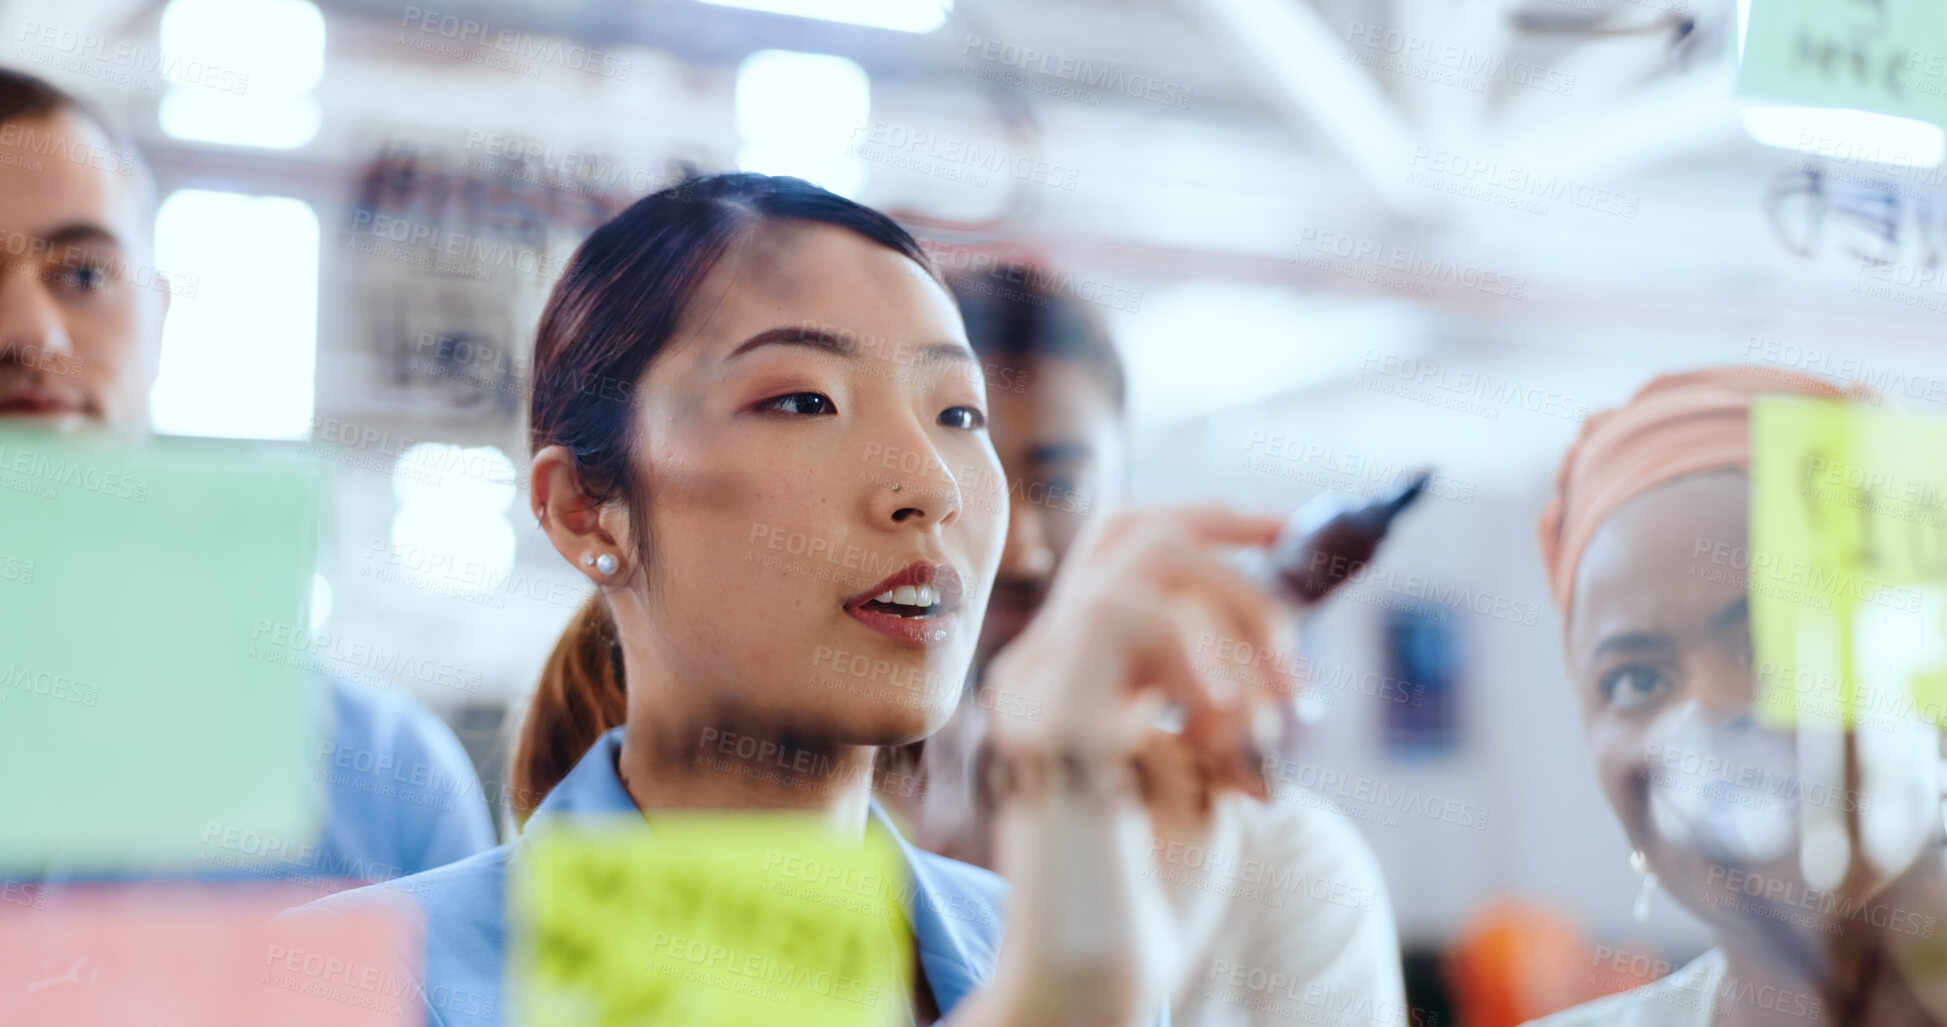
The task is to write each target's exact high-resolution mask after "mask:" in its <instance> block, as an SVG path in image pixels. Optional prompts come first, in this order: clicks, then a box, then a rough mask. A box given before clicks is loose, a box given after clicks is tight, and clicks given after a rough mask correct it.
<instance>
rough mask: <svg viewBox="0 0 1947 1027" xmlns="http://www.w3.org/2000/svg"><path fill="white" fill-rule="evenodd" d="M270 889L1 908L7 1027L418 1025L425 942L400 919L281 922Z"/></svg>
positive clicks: (280, 894) (365, 912)
mask: <svg viewBox="0 0 1947 1027" xmlns="http://www.w3.org/2000/svg"><path fill="white" fill-rule="evenodd" d="M315 897H316V895H315V893H312V892H308V891H303V890H300V889H287V888H274V887H265V886H261V885H238V886H234V887H230V888H221V887H214V886H209V885H194V886H183V885H153V884H152V885H143V886H137V887H115V888H97V889H88V890H75V889H57V891H56V894H54V895H53V896H52V898H51V900H50V901H49V902H48V903H46V904H45V905H44V906H41V907H38V908H32V909H28V908H21V907H0V1023H8V1024H61V1025H63V1027H109V1025H114V1027H126V1025H128V1024H142V1025H144V1027H151V1025H154V1027H191V1025H196V1027H204V1025H211V1024H279V1025H282V1027H417V1025H418V1024H420V1023H423V1022H424V1016H423V1015H422V1011H423V1009H424V1004H423V1003H424V1000H423V999H421V998H420V996H419V994H418V988H417V985H416V984H415V983H414V980H415V976H414V975H415V974H416V973H417V965H418V963H419V961H420V954H421V952H422V950H423V945H422V944H421V942H420V940H419V936H418V934H417V932H416V930H415V929H414V928H413V927H412V925H411V922H410V921H409V920H408V919H407V917H406V916H405V915H404V913H403V911H400V910H389V909H384V908H378V907H367V908H364V909H360V910H357V911H353V912H348V913H345V914H342V915H326V916H315V917H306V918H301V919H297V920H273V918H274V917H276V916H277V914H278V913H279V912H280V911H282V910H284V909H286V908H289V907H290V906H292V905H293V904H296V903H301V902H305V901H308V900H310V899H312V898H315Z"/></svg>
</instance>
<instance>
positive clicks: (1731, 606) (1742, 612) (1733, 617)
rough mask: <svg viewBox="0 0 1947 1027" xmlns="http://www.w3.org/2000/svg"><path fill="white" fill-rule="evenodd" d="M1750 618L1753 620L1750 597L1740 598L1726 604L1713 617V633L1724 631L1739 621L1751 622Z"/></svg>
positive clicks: (1711, 627)
mask: <svg viewBox="0 0 1947 1027" xmlns="http://www.w3.org/2000/svg"><path fill="white" fill-rule="evenodd" d="M1750 618H1751V600H1750V597H1748V596H1739V597H1737V598H1736V599H1734V600H1732V601H1731V602H1729V603H1727V604H1725V606H1724V608H1723V609H1721V610H1719V611H1717V612H1716V613H1714V614H1712V615H1711V618H1710V629H1711V630H1712V631H1722V630H1723V629H1725V628H1728V627H1730V626H1731V625H1733V624H1736V623H1737V622H1739V621H1743V620H1749V619H1750Z"/></svg>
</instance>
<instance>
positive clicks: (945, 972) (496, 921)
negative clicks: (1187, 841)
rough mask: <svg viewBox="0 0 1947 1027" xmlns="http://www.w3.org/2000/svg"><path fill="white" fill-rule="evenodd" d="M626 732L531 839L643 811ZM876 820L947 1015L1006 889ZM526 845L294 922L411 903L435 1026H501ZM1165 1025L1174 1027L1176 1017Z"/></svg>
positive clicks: (607, 744) (996, 927)
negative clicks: (555, 827)
mask: <svg viewBox="0 0 1947 1027" xmlns="http://www.w3.org/2000/svg"><path fill="white" fill-rule="evenodd" d="M622 730H623V729H622V728H619V727H618V728H615V729H613V730H611V731H609V732H608V733H607V734H605V735H603V736H602V737H601V739H600V740H599V741H597V742H596V743H595V745H594V747H593V748H591V749H590V750H589V751H588V753H587V754H586V755H584V756H583V757H582V758H581V760H580V762H578V763H577V764H576V765H575V768H574V770H572V771H571V772H569V774H568V776H567V777H566V778H564V779H562V781H561V783H560V784H559V785H556V786H555V788H554V790H553V791H552V792H549V793H548V796H547V798H546V799H544V800H543V801H542V803H541V805H540V808H539V809H537V810H535V812H534V816H533V817H532V818H530V819H529V821H528V832H529V833H530V834H531V833H533V832H535V831H537V830H542V829H545V828H546V826H547V825H548V824H549V823H550V822H558V821H560V820H563V819H566V818H570V817H580V816H610V815H614V814H617V813H634V812H636V811H637V810H636V805H635V802H634V800H633V799H631V798H630V797H629V793H628V790H627V789H626V788H624V787H623V785H622V779H621V776H620V774H619V773H618V772H617V770H616V758H617V756H618V755H619V754H620V752H621V748H622ZM872 817H873V818H874V820H875V821H876V822H877V823H878V824H880V825H881V826H882V827H883V828H884V829H885V830H886V831H887V832H889V833H890V834H891V835H892V836H893V838H895V839H896V840H897V841H898V845H899V850H900V855H901V858H902V860H903V861H904V863H905V866H906V872H907V873H908V874H909V875H910V876H911V879H912V883H913V888H912V893H913V895H914V897H915V899H914V903H913V908H912V910H911V926H912V931H913V939H914V944H915V947H916V948H917V949H918V950H919V959H920V968H921V970H922V971H923V972H924V973H925V974H926V982H927V985H928V986H929V987H930V988H931V989H932V992H933V997H934V1000H935V1002H936V1003H937V1005H938V1006H939V1009H940V1015H941V1016H942V1017H944V1016H946V1015H947V1014H949V1013H951V1012H952V1011H953V1009H954V1007H955V1006H957V1005H959V1004H960V1002H961V1000H963V999H964V998H966V996H967V995H968V994H969V993H970V992H972V991H973V990H974V988H975V987H977V986H978V985H979V984H980V983H982V982H984V981H986V980H988V979H989V978H990V977H991V976H992V975H993V972H994V964H995V959H996V957H997V954H998V951H999V948H1000V938H1001V931H1000V910H1001V908H1002V906H1003V904H1004V903H1003V900H1004V898H1005V895H1006V890H1007V886H1006V884H1005V883H1003V882H1002V881H1001V879H1000V878H999V877H998V876H996V875H994V874H992V873H990V872H988V871H986V870H982V869H980V868H978V867H973V866H969V865H967V864H965V863H960V862H957V861H955V860H951V859H947V858H945V857H944V856H936V855H934V854H932V853H930V852H925V851H923V850H920V849H915V848H913V847H912V846H911V845H908V844H907V843H906V841H905V839H903V838H901V837H900V836H899V832H898V831H897V830H896V829H895V828H894V827H893V825H892V823H891V821H890V820H888V819H887V818H886V816H885V814H884V812H883V811H881V810H880V809H879V807H878V804H877V803H876V802H875V803H874V804H873V806H872ZM525 844H526V843H525V840H524V838H523V839H516V840H515V841H513V842H510V843H508V844H506V845H503V846H501V847H499V848H497V849H493V850H491V851H488V852H484V853H481V854H479V855H477V856H474V857H471V858H469V859H464V860H461V861H460V862H458V863H454V864H452V865H450V866H445V867H441V868H439V869H437V870H432V871H428V872H427V873H423V874H415V875H413V876H411V877H406V878H401V879H399V880H397V881H392V882H388V883H386V884H381V885H376V886H373V887H370V888H360V889H357V890H355V891H349V892H341V893H339V894H337V895H333V896H331V897H329V898H326V899H322V900H319V901H318V902H314V903H311V904H310V905H308V906H305V907H303V908H302V909H301V910H299V911H296V912H295V913H294V914H287V915H319V914H325V913H332V912H343V911H345V910H348V909H352V908H357V904H360V903H368V902H398V901H401V900H407V899H409V900H410V901H411V902H412V903H413V905H414V907H416V909H417V911H418V913H419V915H420V917H421V919H422V924H423V929H424V932H425V936H426V960H425V966H424V970H423V973H421V974H419V975H418V976H417V977H416V978H415V980H414V986H415V987H416V989H417V991H418V994H419V996H420V998H421V999H422V1000H423V1001H424V1002H425V1004H426V1009H427V1018H426V1022H427V1024H428V1025H429V1027H485V1025H497V1024H500V1023H502V1022H503V1018H504V1017H505V1016H506V1012H505V1007H506V998H505V995H506V993H505V991H504V989H503V981H504V977H505V975H504V972H503V968H504V965H505V962H506V956H507V941H508V935H507V881H508V867H509V864H510V863H511V862H512V861H514V860H516V859H519V858H520V853H521V851H522V850H523V848H524V846H525ZM1163 1022H1164V1024H1165V1027H1167V1020H1165V1021H1163Z"/></svg>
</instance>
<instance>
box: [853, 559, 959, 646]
mask: <svg viewBox="0 0 1947 1027" xmlns="http://www.w3.org/2000/svg"><path fill="white" fill-rule="evenodd" d="M902 585H916V586H920V585H923V586H930V587H931V588H933V589H934V590H935V591H937V592H938V593H939V597H940V598H939V602H938V603H936V604H935V605H934V606H932V607H931V608H930V609H931V610H932V611H933V612H932V613H930V614H928V615H926V616H923V617H906V616H901V615H899V614H897V613H892V612H889V611H887V610H884V609H881V608H880V607H879V606H877V605H868V604H871V603H872V601H873V600H874V599H875V598H876V597H878V596H880V595H883V594H885V593H887V592H890V591H892V590H894V589H896V588H899V587H900V586H902ZM964 588H965V585H964V584H963V579H962V578H961V577H960V572H959V571H957V570H955V569H954V568H953V566H952V565H951V564H945V563H931V562H928V561H924V560H916V561H914V562H913V563H910V564H907V565H906V566H905V567H904V568H901V569H900V570H899V571H897V572H895V573H893V574H890V575H888V576H887V577H886V578H885V580H883V581H880V582H879V583H878V584H876V585H873V586H872V587H871V588H868V589H865V590H864V591H861V592H859V593H858V594H857V595H854V596H853V597H851V598H850V599H847V600H846V601H845V612H846V613H848V614H850V615H851V616H852V617H853V618H854V619H855V620H857V621H858V622H859V623H861V624H864V625H865V626H866V627H868V628H871V629H872V630H874V631H877V632H878V633H879V634H881V635H884V636H886V637H887V638H890V639H892V640H893V641H895V642H898V643H900V644H901V645H907V646H912V647H914V648H925V647H927V646H934V645H940V644H942V643H945V642H947V641H948V640H950V639H952V638H953V637H954V635H955V634H957V633H958V632H959V628H960V609H961V606H962V605H963V603H964V600H965V595H964V591H963V590H964Z"/></svg>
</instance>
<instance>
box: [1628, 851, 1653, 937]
mask: <svg viewBox="0 0 1947 1027" xmlns="http://www.w3.org/2000/svg"><path fill="white" fill-rule="evenodd" d="M1629 869H1631V870H1634V871H1636V876H1638V877H1641V878H1642V879H1643V888H1642V890H1641V891H1638V892H1637V893H1636V902H1635V904H1634V905H1632V906H1631V907H1630V909H1629V912H1630V915H1631V916H1634V917H1635V918H1636V922H1637V923H1639V924H1640V923H1642V922H1643V921H1645V920H1648V919H1649V918H1650V895H1652V894H1653V893H1655V891H1656V875H1655V874H1653V873H1651V872H1650V861H1649V857H1648V856H1645V855H1643V850H1641V849H1634V850H1632V851H1631V852H1630V853H1629Z"/></svg>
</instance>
